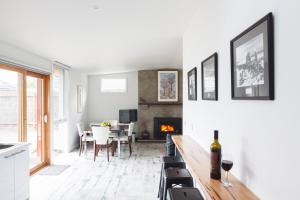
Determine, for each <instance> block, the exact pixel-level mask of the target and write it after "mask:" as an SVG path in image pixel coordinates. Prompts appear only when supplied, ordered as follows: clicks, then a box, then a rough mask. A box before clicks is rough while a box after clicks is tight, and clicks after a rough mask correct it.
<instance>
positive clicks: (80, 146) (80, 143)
mask: <svg viewBox="0 0 300 200" xmlns="http://www.w3.org/2000/svg"><path fill="white" fill-rule="evenodd" d="M81 148H82V141H81V137H80V141H79V156H81Z"/></svg>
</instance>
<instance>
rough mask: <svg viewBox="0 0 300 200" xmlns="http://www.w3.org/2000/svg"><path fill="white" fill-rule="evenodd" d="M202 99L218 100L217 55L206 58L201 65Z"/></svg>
mask: <svg viewBox="0 0 300 200" xmlns="http://www.w3.org/2000/svg"><path fill="white" fill-rule="evenodd" d="M201 78H202V99H203V100H213V101H217V100H218V54H217V53H214V54H213V55H211V56H209V57H208V58H206V59H205V60H204V61H203V62H202V63H201Z"/></svg>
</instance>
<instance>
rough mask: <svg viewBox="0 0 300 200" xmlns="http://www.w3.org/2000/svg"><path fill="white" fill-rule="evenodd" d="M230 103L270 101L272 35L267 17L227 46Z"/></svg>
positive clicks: (272, 68)
mask: <svg viewBox="0 0 300 200" xmlns="http://www.w3.org/2000/svg"><path fill="white" fill-rule="evenodd" d="M230 53H231V96H232V99H250V100H251V99H254V100H273V99H274V33H273V17H272V13H269V14H268V15H266V16H265V17H263V18H262V19H261V20H259V21H258V22H256V23H255V24H254V25H252V26H251V27H249V28H248V29H247V30H245V31H244V32H242V33H241V34H240V35H238V36H237V37H236V38H234V39H233V40H231V42H230Z"/></svg>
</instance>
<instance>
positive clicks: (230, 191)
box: [172, 135, 259, 200]
mask: <svg viewBox="0 0 300 200" xmlns="http://www.w3.org/2000/svg"><path fill="white" fill-rule="evenodd" d="M172 139H173V142H174V143H175V145H176V148H177V150H178V151H179V152H180V154H181V157H182V159H183V160H184V161H185V163H186V164H187V166H188V169H189V171H190V172H191V174H192V176H193V177H194V179H195V180H196V182H197V183H198V185H199V186H200V188H201V189H202V191H203V192H204V195H205V197H206V199H209V200H248V199H249V200H252V199H259V198H258V197H257V196H256V195H255V194H254V193H253V192H251V191H250V189H248V188H247V187H246V186H245V185H244V184H243V183H241V182H240V181H239V180H238V179H237V178H235V177H234V176H233V175H231V174H230V173H229V181H230V182H231V183H232V187H229V188H225V187H224V186H223V185H222V182H221V181H219V180H214V179H211V178H210V158H209V155H208V153H207V152H206V151H205V150H204V149H203V148H202V147H201V146H200V145H199V144H198V143H197V142H196V141H194V140H193V139H192V138H191V137H190V136H186V135H180V136H179V135H176V136H172ZM224 178H225V171H222V180H224Z"/></svg>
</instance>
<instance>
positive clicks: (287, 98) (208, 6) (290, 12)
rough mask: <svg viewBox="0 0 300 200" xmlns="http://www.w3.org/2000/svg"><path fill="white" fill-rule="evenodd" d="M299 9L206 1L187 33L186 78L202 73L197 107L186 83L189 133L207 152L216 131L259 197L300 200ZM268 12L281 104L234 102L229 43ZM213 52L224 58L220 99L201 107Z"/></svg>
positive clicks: (290, 4) (275, 0)
mask: <svg viewBox="0 0 300 200" xmlns="http://www.w3.org/2000/svg"><path fill="white" fill-rule="evenodd" d="M299 9H300V2H299V1H296V0H290V1H281V0H264V1H261V0H252V1H240V0H227V1H217V0H202V5H201V6H200V8H199V10H198V12H197V13H196V15H195V16H194V18H193V19H192V20H191V22H190V23H189V28H188V29H187V30H186V32H185V33H184V35H183V63H184V73H185V74H186V73H187V71H188V70H190V69H191V68H192V67H194V66H198V73H199V76H198V77H199V78H198V94H199V99H198V101H196V102H193V101H188V100H187V91H186V88H187V84H186V79H184V87H183V88H184V89H185V91H184V104H183V105H184V110H183V116H184V133H185V134H189V135H191V136H192V137H193V138H195V139H196V140H197V141H198V142H199V143H200V144H201V145H202V146H203V147H204V148H205V149H206V150H207V151H209V145H210V143H211V142H212V140H213V130H214V129H218V130H219V132H220V141H221V144H222V147H223V152H224V153H230V154H232V155H233V161H234V166H233V170H232V171H233V173H234V174H235V175H236V176H237V177H238V178H239V179H241V180H242V181H243V182H244V183H245V184H246V185H247V186H248V187H250V188H251V189H252V190H253V191H254V192H255V193H256V194H257V195H258V196H259V197H260V198H261V199H271V200H276V199H278V200H279V199H299V194H300V192H299V189H298V185H299V184H298V181H299V178H300V172H299V168H300V159H299V148H298V147H299V140H300V135H299V129H300V125H299V121H300V106H299V102H300V95H299V91H300V84H299V74H300V68H299V66H298V65H299V55H298V54H299V52H300V39H299V35H300V26H299V19H300V12H299ZM270 11H271V12H273V14H274V24H275V25H274V27H275V101H247V100H246V101H238V100H231V89H230V40H231V39H233V38H234V37H235V36H236V35H238V34H239V33H241V32H242V31H243V30H245V29H246V28H248V27H249V26H250V25H252V24H253V23H254V22H256V21H257V20H259V19H260V18H261V17H263V16H265V15H266V14H267V13H268V12H270ZM214 52H218V55H219V101H217V102H212V101H203V100H201V78H200V77H201V76H200V74H201V71H200V69H201V68H200V66H201V61H202V60H204V59H205V58H206V57H208V56H210V55H211V54H212V53H214ZM195 113H197V114H195Z"/></svg>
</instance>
